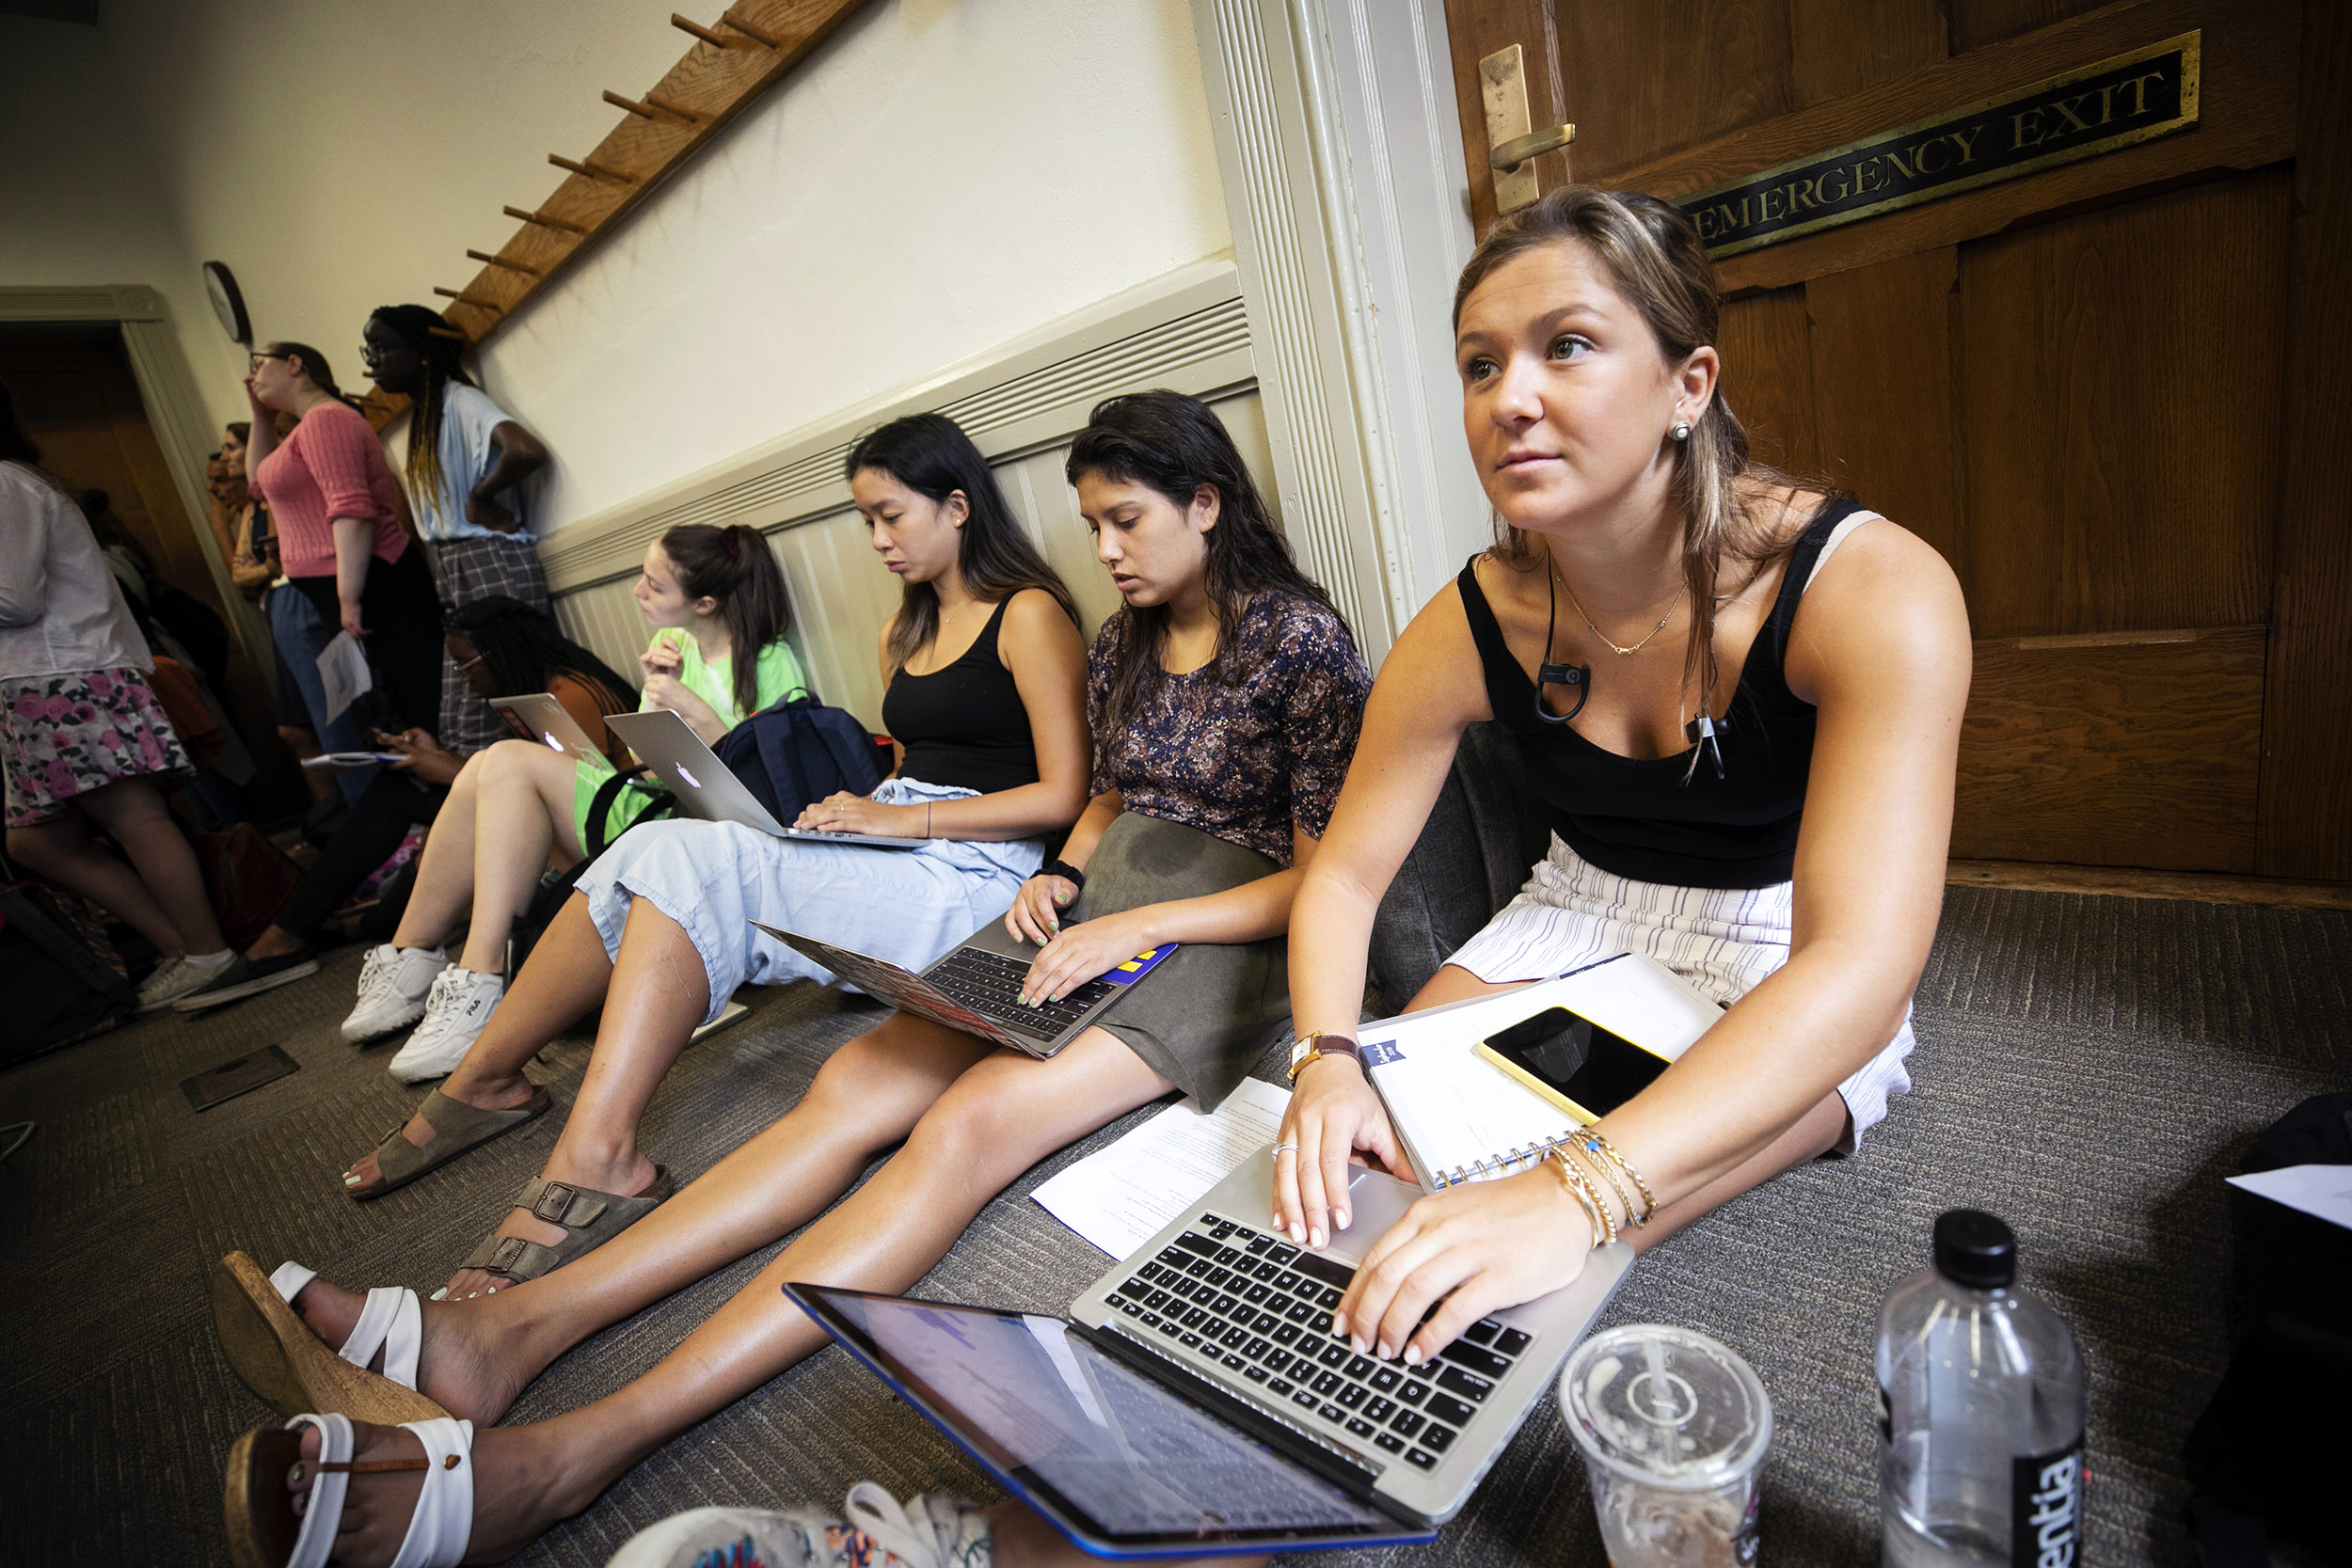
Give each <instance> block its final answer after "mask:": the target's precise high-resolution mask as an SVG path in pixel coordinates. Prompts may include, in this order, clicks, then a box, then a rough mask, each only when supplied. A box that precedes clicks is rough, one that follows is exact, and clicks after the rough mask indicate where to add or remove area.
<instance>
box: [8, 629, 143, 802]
mask: <svg viewBox="0 0 2352 1568" xmlns="http://www.w3.org/2000/svg"><path fill="white" fill-rule="evenodd" d="M0 768H6V770H7V774H8V783H7V790H6V805H7V813H6V815H7V820H8V826H9V827H11V828H29V827H32V826H34V825H35V824H36V823H40V822H48V821H52V820H54V819H56V818H57V817H59V816H64V815H65V810H66V803H67V802H68V801H69V800H72V798H73V797H74V796H76V795H87V794H88V793H89V792H90V791H91V790H93V789H100V788H103V787H104V786H105V785H107V784H113V783H114V782H115V781H116V780H118V779H135V778H139V777H141V776H143V775H147V774H153V773H184V772H186V771H188V768H189V765H188V753H187V752H186V751H185V750H184V749H183V747H182V746H181V744H180V736H179V735H178V734H177V733H176V732H175V731H174V730H173V729H172V727H171V721H170V720H169V719H167V718H166V717H165V716H164V705H163V704H162V703H160V702H158V701H156V699H155V693H154V690H153V689H151V687H149V685H148V684H147V677H146V676H145V675H144V674H142V673H139V672H138V671H136V670H133V669H129V668H125V669H120V670H87V671H76V672H72V673H66V674H61V675H27V676H24V677H22V678H20V679H15V680H5V681H0Z"/></svg>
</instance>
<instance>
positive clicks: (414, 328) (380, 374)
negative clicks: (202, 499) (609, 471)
mask: <svg viewBox="0 0 2352 1568" xmlns="http://www.w3.org/2000/svg"><path fill="white" fill-rule="evenodd" d="M364 340H365V341H364V342H363V343H362V345H361V347H360V350H359V362H360V363H361V364H362V365H363V366H365V367H366V369H367V372H368V375H369V377H370V379H372V380H373V381H374V383H375V384H376V385H377V386H378V387H381V388H384V390H386V391H388V392H396V393H398V394H399V395H401V396H402V397H405V398H406V399H407V400H408V459H407V464H406V467H407V474H406V478H407V481H408V495H409V499H410V502H411V504H412V505H413V506H414V507H415V509H416V516H417V529H418V531H420V532H421V533H422V534H423V535H424V537H425V539H426V540H427V541H428V542H429V543H430V544H431V545H432V546H433V566H434V576H435V578H436V579H437V584H438V586H439V589H440V594H441V608H442V609H443V610H455V609H457V608H458V607H459V606H460V605H468V604H471V603H473V602H474V601H475V600H477V599H481V598H486V597H488V596H489V595H491V594H503V595H505V596H506V597H507V598H510V599H519V600H521V601H522V602H523V603H524V604H527V605H529V606H530V607H531V608H532V609H533V610H538V611H540V612H541V613H543V614H544V613H546V612H547V611H548V579H547V574H546V573H545V572H544V571H543V570H541V568H540V565H539V546H538V543H537V541H536V540H534V539H533V538H532V531H531V515H530V510H529V506H528V502H527V499H526V494H525V489H524V482H525V481H526V480H528V479H530V478H531V476H532V475H533V474H535V473H537V472H538V471H539V470H540V469H541V468H544V467H547V463H548V449H547V448H546V447H545V446H543V445H541V444H540V441H539V438H538V437H537V436H533V435H532V434H531V432H529V431H528V430H525V429H524V428H523V427H522V426H521V425H519V424H516V422H515V420H513V418H512V417H511V416H509V415H508V414H507V413H506V412H505V411H504V410H503V409H501V408H500V407H499V405H498V404H495V403H492V402H491V401H490V399H489V398H488V396H487V395H486V394H485V393H484V392H483V390H482V388H479V387H476V386H475V385H474V384H473V378H472V377H471V376H469V375H468V374H467V373H466V367H465V364H464V355H465V352H466V337H465V334H463V333H461V332H459V331H458V330H457V329H456V328H455V327H453V326H451V325H449V324H448V323H447V322H445V321H443V320H442V319H441V317H440V315H439V313H438V312H437V311H434V310H432V309H427V308H426V307H424V306H422V305H384V306H379V307H377V309H376V310H375V313H374V314H373V315H371V316H370V317H368V325H367V330H366V332H365V334H364ZM490 695H492V696H501V695H506V693H502V692H492V693H490ZM510 733H511V732H510V731H509V730H508V729H507V727H506V725H505V724H504V722H502V721H501V720H500V718H499V716H498V712H497V710H496V709H494V708H492V707H491V706H490V705H489V704H488V703H486V702H485V701H483V693H482V692H480V691H477V690H475V689H474V688H473V686H472V684H471V683H470V682H469V681H468V680H467V679H466V675H465V672H463V671H462V670H460V669H459V668H458V666H457V663H456V661H455V660H454V659H452V658H450V657H447V655H446V654H445V655H444V656H443V657H442V659H441V719H440V727H439V730H438V734H439V736H440V741H441V744H442V745H443V746H444V747H446V748H448V749H449V750H450V751H452V752H455V753H456V754H457V755H459V756H461V757H468V756H471V755H473V753H474V752H479V751H481V750H483V749H484V748H485V747H487V746H491V745H494V744H496V743H497V742H499V741H501V740H504V739H506V738H507V737H508V736H509V735H510Z"/></svg>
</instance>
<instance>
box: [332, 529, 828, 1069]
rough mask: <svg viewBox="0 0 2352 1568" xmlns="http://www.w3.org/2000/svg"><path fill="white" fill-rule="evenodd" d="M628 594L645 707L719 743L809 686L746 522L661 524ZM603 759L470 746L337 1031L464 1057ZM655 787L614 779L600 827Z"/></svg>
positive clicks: (433, 1058)
mask: <svg viewBox="0 0 2352 1568" xmlns="http://www.w3.org/2000/svg"><path fill="white" fill-rule="evenodd" d="M636 594H637V608H638V609H639V610H642V611H643V612H644V617H645V619H646V620H647V621H649V622H651V623H652V624H653V626H654V634H653V640H652V641H651V642H649V643H648V644H647V645H646V647H645V651H644V653H643V654H642V655H640V656H639V657H638V664H639V667H640V668H641V669H642V670H643V671H644V699H643V701H642V703H641V704H640V706H641V707H642V708H644V710H646V711H650V710H652V709H654V708H667V709H669V710H670V711H672V712H673V713H675V714H677V715H678V716H679V717H680V718H682V719H684V720H685V721H686V722H687V723H688V724H690V725H691V726H692V728H693V730H694V733H695V734H697V735H699V736H702V737H703V738H704V739H705V740H707V741H716V740H717V739H718V738H719V737H720V736H723V735H724V734H726V733H727V731H729V730H730V729H733V728H734V727H735V726H736V725H737V724H738V723H739V722H740V721H742V719H743V717H744V715H746V714H749V713H753V712H756V711H757V710H758V709H760V708H763V707H766V706H767V705H769V704H771V703H773V702H777V701H780V700H781V699H783V698H785V697H788V696H790V695H792V694H793V693H794V692H796V691H801V690H804V689H806V685H805V683H804V682H803V680H802V679H801V666H800V661H799V660H798V659H796V658H795V657H793V655H792V648H791V644H789V643H787V641H785V640H784V634H785V630H786V626H787V607H786V601H785V594H784V573H783V572H782V571H781V570H780V569H778V567H777V565H776V558H775V556H774V554H773V553H772V552H771V551H770V549H769V548H768V544H767V541H765V540H764V539H762V538H761V537H760V536H759V535H758V534H757V533H755V532H754V531H752V530H750V529H747V528H741V527H732V526H731V527H727V528H713V527H711V526H710V525H709V524H707V523H689V524H686V525H684V526H681V527H678V528H674V529H672V530H670V531H668V532H666V533H664V534H663V535H662V536H661V537H660V538H659V539H657V540H655V541H654V542H653V543H652V544H650V545H648V546H645V562H644V571H643V572H642V573H641V574H640V575H639V577H638V579H637V590H636ZM590 733H591V734H593V733H595V732H594V731H591V732H590ZM612 772H613V769H612V765H611V763H609V762H608V761H606V760H605V759H604V758H603V757H596V756H591V757H582V758H580V759H579V760H578V761H574V760H573V759H571V758H568V757H565V756H564V755H563V754H562V753H561V752H551V751H549V750H548V748H546V747H545V746H542V745H540V744H539V743H538V742H537V741H535V740H501V741H500V742H499V743H498V744H497V745H495V746H492V747H491V748H489V749H488V750H487V751H485V752H476V753H475V754H474V755H473V756H472V757H470V758H469V759H467V761H466V765H465V768H463V769H462V770H461V771H460V772H459V773H458V774H457V776H456V779H455V781H454V782H453V784H452V785H451V787H450V798H449V803H448V804H447V805H446V806H445V807H444V808H443V809H442V812H441V815H440V816H439V817H438V818H437V820H436V821H435V823H434V829H433V833H432V836H431V837H430V838H428V839H427V840H426V841H425V847H424V856H423V859H422V861H421V863H420V864H419V866H418V868H417V884H416V889H415V891H414V892H412V893H411V894H410V895H409V896H408V907H407V909H406V910H405V911H403V912H402V915H401V920H400V927H399V929H398V930H397V931H395V932H394V933H393V936H392V940H391V941H390V942H387V943H385V944H383V945H381V946H379V947H376V948H375V949H373V951H371V952H370V953H369V954H368V958H367V962H366V963H365V964H363V965H362V966H361V967H360V970H359V996H358V1005H357V1006H354V1007H353V1008H352V1011H351V1015H350V1016H349V1017H348V1018H346V1019H345V1020H344V1021H343V1028H342V1034H343V1038H344V1039H345V1040H347V1041H349V1042H350V1043H351V1044H353V1045H361V1044H364V1043H366V1042H367V1041H369V1040H372V1039H377V1038H380V1037H383V1036H385V1035H389V1034H391V1033H393V1032H394V1031H396V1030H400V1029H404V1028H406V1027H407V1026H409V1025H410V1024H415V1025H416V1032H415V1033H414V1034H412V1035H411V1036H409V1037H408V1040H407V1043H406V1044H405V1045H403V1046H402V1047H401V1049H400V1053H399V1054H397V1055H395V1056H394V1057H393V1058H392V1061H391V1069H390V1070H391V1074H392V1076H393V1077H395V1078H398V1079H401V1080H403V1081H404V1082H407V1083H421V1082H422V1081H424V1080H426V1079H429V1078H438V1077H440V1076H441V1075H442V1074H444V1073H446V1072H448V1071H449V1070H450V1069H452V1068H453V1067H455V1066H456V1065H457V1064H458V1063H459V1062H460V1061H462V1060H464V1059H465V1055H466V1052H467V1049H468V1048H469V1047H470V1046H471V1045H472V1044H473V1042H474V1037H476V1036H478V1035H479V1034H481V1033H482V1030H483V1028H484V1026H485V1025H486V1024H487V1023H488V1022H489V1021H490V1017H491V1015H492V1014H493V1013H494V1012H496V1011H497V1009H498V1006H499V1002H500V1000H501V998H502V997H503V996H504V995H505V993H506V982H505V980H504V978H503V976H504V974H505V971H506V938H507V933H508V932H509V931H510V930H512V929H513V927H514V923H515V921H516V919H517V918H518V917H520V916H521V914H522V913H523V912H524V911H526V910H528V909H529V908H530V907H531V898H532V894H533V893H534V892H535V891H536V890H537V888H538V886H539V879H540V878H541V877H542V876H544V875H545V874H546V872H547V868H548V857H549V856H550V855H553V856H555V857H556V858H557V859H558V860H559V861H560V862H561V863H564V864H566V865H570V864H577V863H579V861H580V857H581V856H582V855H583V854H585V853H586V846H587V844H588V841H589V837H590V834H589V832H588V814H589V812H590V811H591V810H592V809H593V807H594V805H595V800H596V792H597V790H598V788H599V787H600V786H601V785H602V784H604V782H605V781H606V780H607V779H610V778H611V777H612ZM653 799H654V797H653V796H652V795H651V794H648V793H644V792H642V791H640V790H638V789H637V788H636V787H635V786H634V785H633V784H632V785H630V786H628V787H627V788H624V789H623V790H622V792H621V794H620V796H619V798H618V799H616V800H614V801H613V803H612V807H611V808H610V814H609V816H608V819H607V821H606V823H605V832H606V836H607V838H608V839H609V838H612V837H613V836H616V835H618V834H619V832H621V831H622V830H623V829H625V828H627V827H628V825H629V824H630V823H631V822H633V821H634V820H635V819H636V818H637V817H638V816H640V815H641V814H643V813H644V810H645V808H646V807H647V806H648V805H650V804H651V803H652V800H653ZM469 905H470V906H471V908H472V911H473V913H472V917H471V919H470V921H469V924H468V926H467V930H466V946H465V950H464V951H463V952H462V953H461V954H459V955H458V958H457V961H456V962H454V963H452V962H451V961H450V958H449V956H448V954H447V953H445V952H443V951H442V948H441V943H442V942H444V941H445V940H446V939H447V938H448V936H449V934H450V932H451V931H453V930H454V929H455V928H456V927H457V923H458V921H459V919H460V918H461V917H463V916H464V915H465V914H466V911H467V909H468V906H469Z"/></svg>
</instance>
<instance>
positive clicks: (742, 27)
mask: <svg viewBox="0 0 2352 1568" xmlns="http://www.w3.org/2000/svg"><path fill="white" fill-rule="evenodd" d="M719 25H720V26H722V27H732V28H734V29H735V30H736V31H737V32H739V33H741V34H742V35H743V36H744V37H746V38H750V39H756V40H759V43H760V46H761V47H762V48H766V49H773V48H775V47H776V45H777V43H778V42H779V41H780V40H778V39H777V38H776V35H775V34H773V33H771V32H769V31H767V30H766V29H765V28H761V27H755V26H753V25H752V24H750V23H748V22H745V21H744V20H742V19H741V18H740V17H739V16H737V15H736V14H735V8H733V7H732V6H730V7H728V8H727V9H726V10H724V11H723V12H722V13H721V14H720V17H719Z"/></svg>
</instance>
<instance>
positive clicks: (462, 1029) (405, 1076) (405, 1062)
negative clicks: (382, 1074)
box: [387, 964, 506, 1084]
mask: <svg viewBox="0 0 2352 1568" xmlns="http://www.w3.org/2000/svg"><path fill="white" fill-rule="evenodd" d="M505 994H506V982H505V980H503V979H502V978H501V977H500V976H498V975H496V974H475V973H474V972H473V971H472V970H470V969H461V968H458V967H457V966H456V965H454V964H453V965H451V966H450V967H449V968H447V969H444V970H443V971H441V973H440V974H437V975H435V976H434V977H433V989H432V990H430V991H428V992H426V993H425V999H424V1020H423V1022H421V1023H419V1024H418V1025H417V1032H416V1033H415V1034H413V1035H410V1036H409V1037H408V1043H407V1044H405V1045H404V1046H402V1047H401V1048H400V1054H399V1055H397V1056H394V1057H393V1058H392V1060H391V1063H390V1065H389V1069H387V1070H389V1072H390V1073H391V1075H392V1076H393V1077H395V1078H397V1079H399V1080H400V1081H401V1082H402V1083H404V1084H421V1083H424V1082H425V1081H427V1080H428V1079H433V1078H446V1077H448V1076H449V1075H450V1074H451V1073H452V1072H453V1071H455V1070H456V1069H457V1064H458V1063H460V1062H462V1061H464V1060H465V1059H466V1053H467V1052H469V1051H470V1050H472V1049H473V1042H474V1041H475V1039H477V1038H478V1037H480V1036H481V1034H482V1031H483V1030H484V1029H485V1027H487V1026H488V1024H489V1022H490V1015H491V1014H492V1013H494V1012H496V1011H497V1010H498V1005H499V1001H500V999H501V997H503V996H505Z"/></svg>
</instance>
